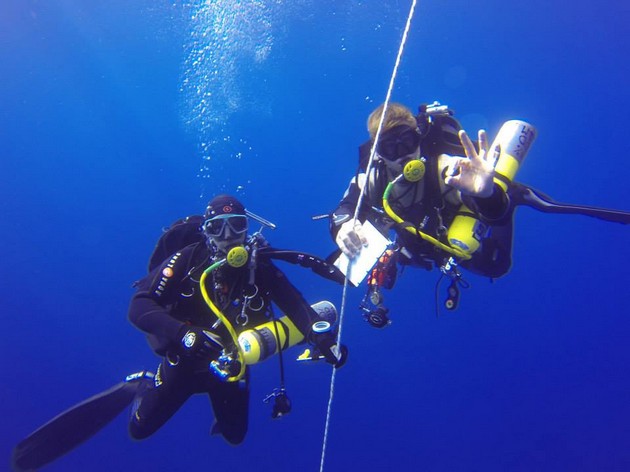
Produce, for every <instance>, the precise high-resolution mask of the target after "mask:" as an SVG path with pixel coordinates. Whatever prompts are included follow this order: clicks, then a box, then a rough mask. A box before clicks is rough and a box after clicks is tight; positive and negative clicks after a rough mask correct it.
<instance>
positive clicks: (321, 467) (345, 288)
mask: <svg viewBox="0 0 630 472" xmlns="http://www.w3.org/2000/svg"><path fill="white" fill-rule="evenodd" d="M416 3H417V0H413V1H412V3H411V8H410V9H409V15H408V16H407V24H406V25H405V31H404V32H403V36H402V39H401V40H400V47H399V48H398V55H397V56H396V64H394V70H393V71H392V77H391V79H390V80H389V87H388V89H387V96H386V97H385V104H384V106H383V113H381V119H380V121H379V123H378V130H377V131H376V136H375V137H374V144H373V145H372V150H371V152H370V160H369V161H368V165H367V169H366V170H365V175H366V176H369V175H370V170H371V168H372V161H373V160H374V154H375V150H376V145H377V144H378V140H379V137H380V135H381V129H382V128H383V121H385V112H386V111H387V106H388V104H389V100H390V98H391V96H392V90H393V88H394V82H395V81H396V74H397V73H398V66H399V65H400V59H401V57H402V55H403V51H404V49H405V43H406V42H407V35H408V33H409V27H410V26H411V19H412V18H413V13H414V11H415V9H416ZM366 187H367V184H366V185H364V186H363V188H362V189H361V193H360V194H359V200H358V201H357V206H356V208H355V209H354V219H355V220H356V219H357V217H358V214H359V208H361V202H362V201H363V195H364V194H365V188H366ZM347 292H348V277H347V275H346V279H345V281H344V283H343V291H342V295H341V311H340V313H339V331H338V332H337V346H338V347H339V346H341V329H342V327H343V317H344V314H345V311H346V294H347ZM336 373H337V369H334V368H333V369H332V375H331V376H330V392H329V394H328V407H327V408H326V426H325V427H324V440H323V442H322V456H321V460H320V463H319V471H320V472H323V471H324V459H325V458H326V444H327V442H328V429H329V426H330V416H331V411H332V401H333V396H334V394H335V376H336Z"/></svg>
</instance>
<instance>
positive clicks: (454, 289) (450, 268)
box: [440, 257, 469, 310]
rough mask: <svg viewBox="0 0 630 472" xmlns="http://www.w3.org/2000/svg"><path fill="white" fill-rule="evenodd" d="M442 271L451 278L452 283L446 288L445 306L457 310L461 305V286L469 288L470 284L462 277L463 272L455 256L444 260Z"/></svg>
mask: <svg viewBox="0 0 630 472" xmlns="http://www.w3.org/2000/svg"><path fill="white" fill-rule="evenodd" d="M440 272H442V274H443V275H445V276H447V277H448V278H449V279H450V280H451V283H450V284H449V286H448V288H447V289H446V300H444V308H446V309H447V310H455V309H456V308H457V306H458V305H459V298H460V291H459V287H462V288H468V287H469V284H468V282H466V281H465V280H464V279H463V278H462V272H461V271H460V270H459V267H458V265H457V261H456V260H455V258H453V257H449V258H448V259H446V260H445V261H444V263H443V264H442V265H441V266H440Z"/></svg>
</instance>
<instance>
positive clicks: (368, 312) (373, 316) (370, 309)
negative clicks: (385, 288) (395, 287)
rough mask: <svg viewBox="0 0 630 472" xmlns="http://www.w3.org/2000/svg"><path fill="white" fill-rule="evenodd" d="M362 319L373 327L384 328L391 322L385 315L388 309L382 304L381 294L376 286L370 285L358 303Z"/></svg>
mask: <svg viewBox="0 0 630 472" xmlns="http://www.w3.org/2000/svg"><path fill="white" fill-rule="evenodd" d="M359 308H360V309H361V312H362V313H361V314H362V315H363V319H364V320H365V321H367V322H368V324H369V325H370V326H372V327H374V328H385V327H387V326H389V325H390V324H391V323H392V322H391V320H390V319H389V317H388V316H387V313H389V309H387V308H386V307H385V305H383V295H382V294H381V292H380V290H379V289H378V287H370V289H369V290H368V292H367V293H366V294H365V297H363V300H361V304H360V305H359Z"/></svg>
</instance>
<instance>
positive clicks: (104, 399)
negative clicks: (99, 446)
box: [11, 377, 151, 471]
mask: <svg viewBox="0 0 630 472" xmlns="http://www.w3.org/2000/svg"><path fill="white" fill-rule="evenodd" d="M150 382H151V381H150V380H149V379H148V378H145V377H142V378H138V379H135V380H132V381H129V382H121V383H119V384H117V385H114V386H113V387H112V388H110V389H109V390H106V391H104V392H101V393H99V394H97V395H94V396H93V397H90V398H88V399H87V400H84V401H82V402H81V403H78V404H77V405H74V406H73V407H70V408H69V409H67V410H66V411H64V412H63V413H61V414H59V415H57V416H56V417H55V418H53V419H52V420H50V421H49V422H47V423H46V424H44V425H43V426H41V427H40V428H38V429H37V430H35V431H34V432H33V433H31V434H30V435H28V436H27V437H26V438H25V439H23V440H22V441H21V442H20V443H19V444H18V445H17V446H16V447H15V448H14V449H13V456H12V458H11V464H12V467H13V470H15V471H28V470H36V469H39V468H40V467H43V466H44V465H46V464H48V463H50V462H52V461H54V460H55V459H58V458H59V457H61V456H63V455H64V454H66V453H67V452H69V451H71V450H72V449H74V448H75V447H77V446H78V445H79V444H81V443H83V442H84V441H86V440H88V439H89V438H91V437H92V436H94V434H96V433H97V432H98V431H100V430H101V429H102V428H103V427H105V425H107V424H108V423H109V422H110V421H112V420H113V419H114V418H115V417H116V416H118V415H119V414H120V413H121V412H122V411H123V410H124V409H125V408H127V407H128V406H129V404H130V403H131V402H132V401H133V400H134V398H135V396H136V394H137V393H138V391H139V390H140V388H143V387H145V386H146V385H147V384H148V383H150Z"/></svg>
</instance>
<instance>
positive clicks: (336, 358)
mask: <svg viewBox="0 0 630 472" xmlns="http://www.w3.org/2000/svg"><path fill="white" fill-rule="evenodd" d="M316 347H317V350H318V351H319V352H320V354H321V355H322V356H324V358H325V359H326V362H328V363H329V364H332V365H333V367H335V368H336V369H338V368H339V367H343V365H344V364H345V363H346V360H348V348H347V347H346V346H344V345H343V344H337V340H336V339H334V338H333V336H322V337H320V338H318V339H317V343H316Z"/></svg>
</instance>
